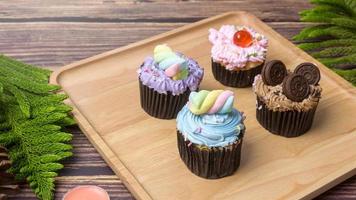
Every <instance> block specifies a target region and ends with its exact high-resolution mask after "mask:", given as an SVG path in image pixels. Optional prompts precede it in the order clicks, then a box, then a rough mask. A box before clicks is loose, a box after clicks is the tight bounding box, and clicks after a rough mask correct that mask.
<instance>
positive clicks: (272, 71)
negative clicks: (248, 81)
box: [261, 60, 287, 86]
mask: <svg viewBox="0 0 356 200" xmlns="http://www.w3.org/2000/svg"><path fill="white" fill-rule="evenodd" d="M261 75H262V80H263V82H265V83H266V84H267V85H270V86H275V85H278V84H281V83H282V82H283V79H284V78H285V77H286V76H287V68H286V66H285V65H284V64H283V62H282V61H280V60H272V61H270V62H268V63H267V64H266V65H265V66H264V67H263V68H262V72H261Z"/></svg>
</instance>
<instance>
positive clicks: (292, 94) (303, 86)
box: [283, 73, 310, 102]
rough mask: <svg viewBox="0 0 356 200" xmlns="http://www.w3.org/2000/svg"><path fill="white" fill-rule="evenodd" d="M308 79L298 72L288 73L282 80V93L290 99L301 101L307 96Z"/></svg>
mask: <svg viewBox="0 0 356 200" xmlns="http://www.w3.org/2000/svg"><path fill="white" fill-rule="evenodd" d="M309 89H310V88H309V84H308V80H307V79H306V78H304V76H302V75H299V74H295V73H293V74H290V75H288V76H287V77H286V78H285V79H284V81H283V94H284V95H286V97H287V98H288V99H290V100H292V101H296V102H301V101H303V100H304V99H305V98H307V97H308V96H309Z"/></svg>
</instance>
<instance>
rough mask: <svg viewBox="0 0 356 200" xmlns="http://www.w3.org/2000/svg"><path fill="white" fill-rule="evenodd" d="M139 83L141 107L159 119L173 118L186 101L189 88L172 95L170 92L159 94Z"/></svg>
mask: <svg viewBox="0 0 356 200" xmlns="http://www.w3.org/2000/svg"><path fill="white" fill-rule="evenodd" d="M139 84H140V101H141V107H142V109H143V110H144V111H146V113H147V114H149V115H151V116H152V117H156V118H159V119H174V118H176V117H177V114H178V112H179V111H180V110H181V109H182V108H183V106H184V105H185V104H186V103H187V101H188V98H189V94H190V90H189V89H188V90H187V91H185V92H184V93H182V94H179V95H173V94H172V93H171V92H167V94H161V93H159V92H157V91H155V90H154V89H152V88H149V87H147V86H146V85H144V84H142V82H141V81H140V80H139Z"/></svg>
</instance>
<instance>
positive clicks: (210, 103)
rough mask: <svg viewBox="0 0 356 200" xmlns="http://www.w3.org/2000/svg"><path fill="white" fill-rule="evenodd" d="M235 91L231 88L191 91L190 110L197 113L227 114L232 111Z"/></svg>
mask: <svg viewBox="0 0 356 200" xmlns="http://www.w3.org/2000/svg"><path fill="white" fill-rule="evenodd" d="M233 104H234V93H233V92H231V91H229V90H225V91H224V90H213V91H207V90H201V91H199V92H191V94H190V96H189V110H190V111H191V112H192V113H193V114H195V115H202V114H216V113H219V114H226V113H229V112H231V111H232V108H233Z"/></svg>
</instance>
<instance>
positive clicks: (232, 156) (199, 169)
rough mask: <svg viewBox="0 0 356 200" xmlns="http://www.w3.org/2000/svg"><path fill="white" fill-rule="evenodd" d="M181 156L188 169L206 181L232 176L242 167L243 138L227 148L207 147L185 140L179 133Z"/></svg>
mask: <svg viewBox="0 0 356 200" xmlns="http://www.w3.org/2000/svg"><path fill="white" fill-rule="evenodd" d="M177 139H178V140H177V141H178V150H179V155H180V157H181V159H182V160H183V162H184V163H185V165H186V166H187V167H188V169H189V170H190V171H191V172H193V173H194V174H195V175H197V176H200V177H202V178H206V179H217V178H222V177H225V176H229V175H232V174H233V173H234V172H235V171H236V170H237V169H238V168H239V166H240V159H241V147H242V137H241V138H240V139H239V140H238V141H236V142H235V143H234V144H231V145H229V146H226V147H206V148H202V147H201V146H199V145H196V144H193V143H191V142H190V141H189V140H184V136H183V134H182V133H181V132H179V131H177Z"/></svg>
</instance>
